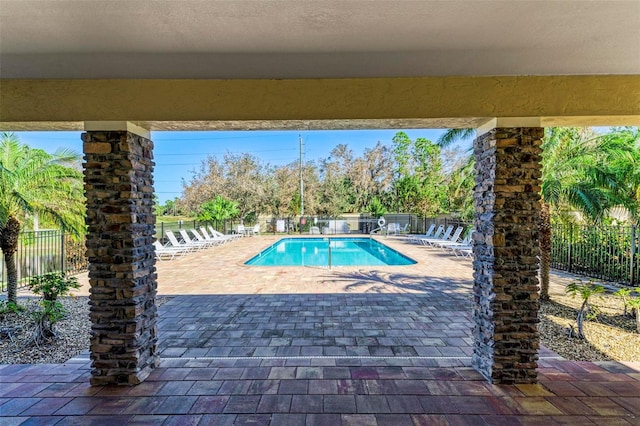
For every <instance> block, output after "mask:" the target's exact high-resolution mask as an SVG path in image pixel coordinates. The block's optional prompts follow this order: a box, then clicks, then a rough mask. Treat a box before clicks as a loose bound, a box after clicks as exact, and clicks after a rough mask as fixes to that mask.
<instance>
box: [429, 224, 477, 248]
mask: <svg viewBox="0 0 640 426" xmlns="http://www.w3.org/2000/svg"><path fill="white" fill-rule="evenodd" d="M473 232H474V230H473V229H470V230H469V232H467V236H466V237H464V238H463V239H462V241H459V242H458V241H443V242H441V243H437V244H435V246H436V247H439V248H442V249H449V250H453V249H455V248H458V247H471V241H472V240H473Z"/></svg>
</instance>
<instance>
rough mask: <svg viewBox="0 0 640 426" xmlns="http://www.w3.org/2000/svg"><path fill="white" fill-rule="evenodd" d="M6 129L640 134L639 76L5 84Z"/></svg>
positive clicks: (0, 116)
mask: <svg viewBox="0 0 640 426" xmlns="http://www.w3.org/2000/svg"><path fill="white" fill-rule="evenodd" d="M0 99H2V102H1V103H0V128H1V129H4V130H26V129H29V130H56V129H63V130H68V129H78V130H80V129H82V126H83V122H84V121H124V120H127V121H130V122H134V123H136V124H137V125H139V126H141V127H144V128H147V129H149V130H206V129H219V130H225V129H242V128H245V127H244V126H246V128H248V129H254V128H255V129H257V128H273V129H277V128H309V129H315V128H318V129H320V128H324V129H332V128H362V127H368V128H371V127H391V128H399V127H407V125H411V126H413V127H423V128H442V127H479V126H481V125H482V124H483V123H486V122H487V121H489V120H490V119H492V118H494V117H533V118H537V119H539V120H540V122H541V125H542V126H544V127H549V126H558V125H572V126H589V125H640V76H638V75H607V76H602V75H599V76H575V75H574V76H502V77H424V78H350V79H305V80H275V79H265V80H128V79H122V80H18V79H16V80H10V79H4V80H0Z"/></svg>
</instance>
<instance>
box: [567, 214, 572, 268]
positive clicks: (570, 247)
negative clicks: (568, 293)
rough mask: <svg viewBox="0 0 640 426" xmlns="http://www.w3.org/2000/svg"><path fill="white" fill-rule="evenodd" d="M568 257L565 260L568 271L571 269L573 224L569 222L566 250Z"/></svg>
mask: <svg viewBox="0 0 640 426" xmlns="http://www.w3.org/2000/svg"><path fill="white" fill-rule="evenodd" d="M567 252H568V256H569V259H568V261H567V269H568V272H571V271H572V269H573V224H572V223H570V224H569V249H568V250H567Z"/></svg>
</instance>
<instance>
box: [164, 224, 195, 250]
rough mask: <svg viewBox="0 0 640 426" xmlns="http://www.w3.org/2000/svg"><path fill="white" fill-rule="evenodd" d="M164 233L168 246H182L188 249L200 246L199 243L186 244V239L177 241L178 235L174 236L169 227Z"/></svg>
mask: <svg viewBox="0 0 640 426" xmlns="http://www.w3.org/2000/svg"><path fill="white" fill-rule="evenodd" d="M164 233H165V234H166V235H167V238H168V239H169V244H170V246H168V247H177V248H183V249H188V250H189V251H193V250H197V249H200V248H202V246H199V245H193V244H188V243H187V242H186V241H179V240H178V237H176V234H174V233H173V231H172V230H171V229H167V230H166V231H164ZM165 247H167V246H165Z"/></svg>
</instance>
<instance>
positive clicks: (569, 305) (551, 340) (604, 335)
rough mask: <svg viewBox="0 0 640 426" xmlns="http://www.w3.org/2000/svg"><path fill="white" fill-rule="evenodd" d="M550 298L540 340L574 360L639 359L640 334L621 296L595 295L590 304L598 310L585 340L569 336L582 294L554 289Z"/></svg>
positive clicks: (543, 309)
mask: <svg viewBox="0 0 640 426" xmlns="http://www.w3.org/2000/svg"><path fill="white" fill-rule="evenodd" d="M550 296H551V301H549V302H543V303H542V305H541V307H540V324H539V330H540V336H541V343H542V344H543V345H544V346H546V347H547V348H549V349H551V350H552V351H554V352H556V353H558V354H559V355H561V356H562V357H564V358H566V359H570V360H574V361H609V360H613V361H635V362H637V361H640V334H639V333H637V332H636V320H635V318H633V317H632V316H631V315H627V316H625V315H623V312H624V305H623V302H622V299H620V298H619V297H616V296H613V295H612V294H610V293H606V294H604V295H602V296H601V297H600V295H596V296H593V297H592V298H590V299H589V301H590V304H591V305H592V306H593V307H595V309H596V311H597V312H598V314H597V316H596V318H595V319H593V320H589V321H587V322H586V323H585V326H584V334H585V336H586V340H582V339H578V338H575V337H573V338H570V337H569V330H570V329H571V327H573V329H574V330H577V327H576V314H577V312H578V308H579V307H580V305H581V304H582V300H581V299H580V298H579V297H575V298H574V297H571V296H568V295H566V294H564V293H561V292H559V291H555V292H551V294H550Z"/></svg>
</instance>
